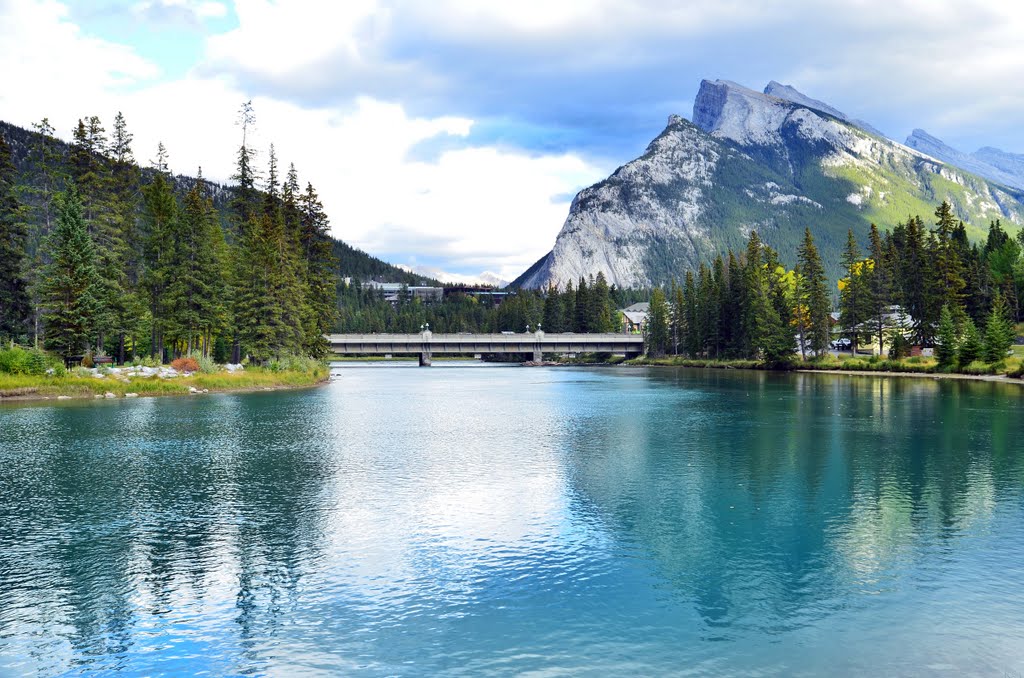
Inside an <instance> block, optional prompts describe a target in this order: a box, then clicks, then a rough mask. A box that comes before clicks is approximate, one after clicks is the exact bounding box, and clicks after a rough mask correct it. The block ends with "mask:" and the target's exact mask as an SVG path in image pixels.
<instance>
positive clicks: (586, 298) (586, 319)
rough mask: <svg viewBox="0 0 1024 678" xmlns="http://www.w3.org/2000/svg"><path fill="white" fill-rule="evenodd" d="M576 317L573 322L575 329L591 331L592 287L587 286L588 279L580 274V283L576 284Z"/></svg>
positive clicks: (577, 330) (576, 330)
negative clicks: (589, 312)
mask: <svg viewBox="0 0 1024 678" xmlns="http://www.w3.org/2000/svg"><path fill="white" fill-rule="evenodd" d="M575 308H576V317H575V319H574V322H573V331H575V332H589V331H590V316H589V314H588V311H589V310H590V289H589V288H588V287H587V279H586V278H584V277H583V276H580V281H579V284H578V285H577V286H576V306H575Z"/></svg>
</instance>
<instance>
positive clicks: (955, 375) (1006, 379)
mask: <svg viewBox="0 0 1024 678" xmlns="http://www.w3.org/2000/svg"><path fill="white" fill-rule="evenodd" d="M700 363H701V364H680V363H672V362H627V363H619V365H625V366H627V367H684V368H687V369H697V370H745V371H749V372H774V373H777V374H786V373H799V374H834V375H845V376H851V377H899V378H907V377H917V378H924V379H953V380H961V381H987V382H992V383H1003V384H1017V385H1019V386H1024V379H1022V378H1018V377H1010V376H1007V375H1006V374H1005V373H1003V374H965V373H962V372H924V371H921V372H912V371H899V370H843V369H838V368H814V367H795V368H793V369H790V370H777V369H771V368H768V367H761V366H752V365H730V364H728V363H719V364H714V363H711V362H703V361H700ZM598 364H599V363H594V364H592V365H591V366H597V365H598ZM569 366H572V365H569ZM609 367H614V365H609Z"/></svg>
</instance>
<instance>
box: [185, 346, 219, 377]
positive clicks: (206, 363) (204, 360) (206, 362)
mask: <svg viewBox="0 0 1024 678" xmlns="http://www.w3.org/2000/svg"><path fill="white" fill-rule="evenodd" d="M188 357H189V358H191V359H192V360H195V361H196V364H197V365H199V371H200V372H202V373H203V374H216V373H217V372H220V366H218V365H217V363H215V362H214V361H212V360H210V359H209V358H208V357H206V356H205V355H203V354H202V352H201V351H192V352H191V353H189V354H188Z"/></svg>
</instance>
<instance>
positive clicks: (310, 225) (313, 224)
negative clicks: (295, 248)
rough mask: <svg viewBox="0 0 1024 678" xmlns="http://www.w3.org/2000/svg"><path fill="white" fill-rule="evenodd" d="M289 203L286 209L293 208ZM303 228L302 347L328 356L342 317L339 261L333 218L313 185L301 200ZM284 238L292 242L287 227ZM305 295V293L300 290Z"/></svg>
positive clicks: (297, 264)
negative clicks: (304, 319)
mask: <svg viewBox="0 0 1024 678" xmlns="http://www.w3.org/2000/svg"><path fill="white" fill-rule="evenodd" d="M293 170H294V168H292V170H290V171H289V177H288V181H287V183H286V187H285V189H286V191H290V190H291V188H290V185H291V182H292V178H293V177H292V171H293ZM287 204H288V203H287V201H286V203H285V205H286V211H287V210H288V209H289V208H288V207H287ZM299 215H300V222H299V223H300V231H299V240H298V244H299V247H300V248H301V251H300V252H299V253H298V254H299V256H300V257H301V260H297V261H295V263H294V266H295V267H296V271H297V275H298V276H299V278H298V280H297V281H296V282H297V284H298V286H299V287H301V288H303V289H304V294H305V307H306V309H307V310H306V314H307V317H308V321H307V322H306V331H305V333H304V336H303V337H302V348H303V350H304V351H305V352H306V353H307V354H308V355H312V356H314V357H317V358H322V357H324V356H325V355H327V352H328V348H329V347H328V345H327V340H326V339H325V338H324V335H325V334H328V333H329V332H331V331H333V329H334V325H335V323H336V322H337V319H338V304H337V287H338V273H337V270H338V262H337V260H336V259H335V258H334V252H333V249H332V247H331V238H330V221H329V220H328V218H327V214H326V213H325V212H324V209H323V204H322V203H321V202H320V198H319V196H318V195H317V193H316V191H315V190H314V189H313V184H311V183H307V184H306V191H305V193H303V195H302V197H301V199H300V201H299ZM284 237H285V239H286V240H288V241H289V242H291V241H292V239H291V238H290V237H289V233H288V232H287V229H286V230H285V233H284ZM296 293H299V294H302V293H303V292H300V291H297V292H296Z"/></svg>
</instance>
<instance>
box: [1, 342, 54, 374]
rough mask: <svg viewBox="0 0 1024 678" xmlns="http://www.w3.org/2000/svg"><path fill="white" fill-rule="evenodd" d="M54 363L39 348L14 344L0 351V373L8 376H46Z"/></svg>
mask: <svg viewBox="0 0 1024 678" xmlns="http://www.w3.org/2000/svg"><path fill="white" fill-rule="evenodd" d="M52 362H54V361H53V359H52V358H50V357H49V356H47V355H46V353H44V352H43V351H40V350H39V349H37V348H23V347H21V346H18V345H16V344H12V345H11V346H10V347H9V348H6V349H0V372H6V373H7V374H46V370H47V369H48V368H49V366H50V364H51V363H52ZM58 364H59V363H58Z"/></svg>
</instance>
